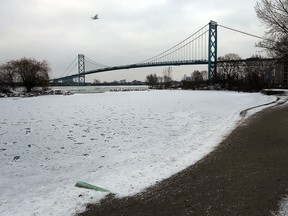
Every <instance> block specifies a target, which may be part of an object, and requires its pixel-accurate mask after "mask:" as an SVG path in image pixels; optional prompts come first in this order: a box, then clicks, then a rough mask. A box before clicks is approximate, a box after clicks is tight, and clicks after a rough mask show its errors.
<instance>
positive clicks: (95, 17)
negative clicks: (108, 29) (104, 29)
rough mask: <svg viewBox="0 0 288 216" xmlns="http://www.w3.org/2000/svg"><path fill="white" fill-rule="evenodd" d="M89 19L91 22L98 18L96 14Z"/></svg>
mask: <svg viewBox="0 0 288 216" xmlns="http://www.w3.org/2000/svg"><path fill="white" fill-rule="evenodd" d="M91 19H93V20H96V19H99V18H98V14H96V15H95V16H93V17H91Z"/></svg>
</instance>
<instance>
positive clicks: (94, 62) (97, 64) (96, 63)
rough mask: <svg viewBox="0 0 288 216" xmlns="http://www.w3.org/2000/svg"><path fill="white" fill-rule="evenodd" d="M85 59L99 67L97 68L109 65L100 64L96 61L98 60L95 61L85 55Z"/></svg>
mask: <svg viewBox="0 0 288 216" xmlns="http://www.w3.org/2000/svg"><path fill="white" fill-rule="evenodd" d="M85 60H86V61H88V62H89V63H91V64H93V65H95V66H97V67H99V68H105V67H109V66H107V65H103V64H100V63H98V62H96V61H93V60H92V59H90V58H88V57H87V56H85Z"/></svg>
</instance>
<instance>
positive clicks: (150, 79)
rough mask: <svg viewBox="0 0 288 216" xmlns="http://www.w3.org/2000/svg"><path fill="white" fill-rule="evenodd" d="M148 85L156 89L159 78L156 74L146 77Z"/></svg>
mask: <svg viewBox="0 0 288 216" xmlns="http://www.w3.org/2000/svg"><path fill="white" fill-rule="evenodd" d="M146 83H147V85H149V86H150V87H152V88H153V87H156V86H157V84H158V77H157V75H156V74H150V75H148V76H146Z"/></svg>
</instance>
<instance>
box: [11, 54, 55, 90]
mask: <svg viewBox="0 0 288 216" xmlns="http://www.w3.org/2000/svg"><path fill="white" fill-rule="evenodd" d="M7 64H9V65H11V67H12V70H13V73H14V74H17V75H18V76H19V79H20V82H21V83H22V84H23V85H24V87H25V88H26V91H27V92H31V90H32V88H34V87H36V86H38V87H46V86H48V85H49V72H50V67H49V65H48V63H47V62H46V61H42V62H39V61H36V60H35V59H28V58H22V59H20V60H12V61H10V62H8V63H7Z"/></svg>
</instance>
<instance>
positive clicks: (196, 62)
mask: <svg viewBox="0 0 288 216" xmlns="http://www.w3.org/2000/svg"><path fill="white" fill-rule="evenodd" d="M277 60H279V59H277V58H267V59H259V58H248V59H240V60H222V61H217V64H223V63H235V64H236V63H237V64H242V63H256V62H257V63H259V62H268V61H271V62H276V61H277ZM205 64H206V65H207V64H208V60H181V61H165V62H149V63H138V64H129V65H120V66H113V67H105V68H100V69H96V70H90V71H86V72H84V73H81V74H80V76H85V75H89V74H95V73H101V72H107V71H115V70H124V69H132V68H144V67H158V66H180V65H205ZM250 65H251V64H250ZM78 76H79V74H73V75H69V76H65V77H61V78H56V79H53V80H52V81H54V82H55V81H59V80H65V79H73V78H76V77H78Z"/></svg>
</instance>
